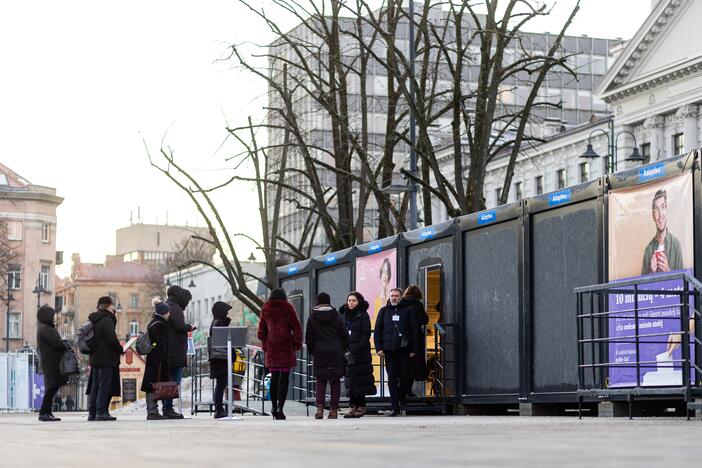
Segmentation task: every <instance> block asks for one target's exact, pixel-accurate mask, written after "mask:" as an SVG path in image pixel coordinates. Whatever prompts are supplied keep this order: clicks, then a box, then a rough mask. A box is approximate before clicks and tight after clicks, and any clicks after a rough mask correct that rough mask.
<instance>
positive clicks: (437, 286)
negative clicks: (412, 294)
mask: <svg viewBox="0 0 702 468" xmlns="http://www.w3.org/2000/svg"><path fill="white" fill-rule="evenodd" d="M442 273H443V269H442V265H441V264H434V265H429V266H424V267H421V268H420V269H419V277H418V285H419V287H420V288H421V289H422V295H423V302H424V310H425V311H426V313H427V315H428V316H429V323H427V325H426V329H425V333H426V336H425V345H426V346H425V349H426V351H425V362H426V363H427V380H426V381H425V382H417V383H415V385H414V387H413V388H412V391H413V393H414V394H415V395H424V396H437V395H439V394H440V389H439V388H438V384H437V378H439V379H440V378H441V377H440V376H439V375H437V371H438V369H439V368H440V366H437V360H438V358H439V353H438V350H437V349H436V347H437V339H436V337H435V333H436V330H435V328H434V326H435V325H436V324H437V323H440V322H441V319H442V314H441V310H442V306H441V295H442V292H443V285H442V283H443V274H442ZM438 343H439V344H440V340H439V341H438Z"/></svg>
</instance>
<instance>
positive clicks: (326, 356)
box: [305, 293, 349, 419]
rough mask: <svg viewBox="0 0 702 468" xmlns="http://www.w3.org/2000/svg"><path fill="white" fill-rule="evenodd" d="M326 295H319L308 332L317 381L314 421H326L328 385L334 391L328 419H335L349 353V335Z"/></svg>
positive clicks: (309, 321)
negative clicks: (325, 410)
mask: <svg viewBox="0 0 702 468" xmlns="http://www.w3.org/2000/svg"><path fill="white" fill-rule="evenodd" d="M330 302H331V298H330V297H329V294H327V293H319V295H318V296H317V305H316V306H315V308H314V310H312V314H311V315H310V318H309V320H308V321H307V329H306V331H305V343H306V344H307V351H309V353H310V354H311V355H312V356H313V357H314V377H315V379H316V383H315V387H314V394H315V400H316V403H317V413H316V414H315V415H314V418H315V419H322V418H323V417H324V399H325V393H326V390H327V382H328V383H329V386H330V387H331V401H330V402H329V416H328V418H329V419H336V418H337V417H338V410H339V398H340V397H341V380H340V379H341V378H342V377H343V376H344V369H345V367H346V353H347V352H348V349H349V333H348V331H346V325H345V324H344V320H343V319H342V318H341V315H340V314H339V312H337V311H336V309H335V308H333V307H332V306H331V305H329V303H330Z"/></svg>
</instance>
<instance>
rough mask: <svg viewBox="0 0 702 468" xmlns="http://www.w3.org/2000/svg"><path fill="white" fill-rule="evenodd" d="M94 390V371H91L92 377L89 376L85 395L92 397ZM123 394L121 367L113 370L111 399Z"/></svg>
mask: <svg viewBox="0 0 702 468" xmlns="http://www.w3.org/2000/svg"><path fill="white" fill-rule="evenodd" d="M92 389H93V369H92V368H91V369H90V375H89V376H88V385H87V386H86V387H85V394H86V395H90V392H91V391H92ZM121 394H122V381H121V378H120V375H119V367H118V366H117V367H113V368H112V380H111V381H110V395H109V396H111V397H118V396H120V395H121Z"/></svg>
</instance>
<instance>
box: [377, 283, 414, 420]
mask: <svg viewBox="0 0 702 468" xmlns="http://www.w3.org/2000/svg"><path fill="white" fill-rule="evenodd" d="M401 300H402V290H401V289H397V288H395V289H392V290H391V291H390V300H389V301H388V304H387V305H386V306H385V307H383V308H382V309H380V310H379V311H378V315H377V317H376V319H375V333H374V335H373V338H374V341H375V347H376V350H377V352H378V355H379V356H382V357H384V359H385V369H386V371H387V373H388V389H389V390H390V402H391V404H392V411H391V412H390V414H388V416H398V415H400V412H401V407H402V406H404V404H405V398H406V396H407V386H408V384H409V372H410V358H413V357H414V356H416V347H417V346H418V344H417V343H418V338H417V325H416V323H415V317H414V315H413V314H411V313H409V309H407V308H404V309H403V308H400V302H401Z"/></svg>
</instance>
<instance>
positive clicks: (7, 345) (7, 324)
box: [5, 273, 15, 353]
mask: <svg viewBox="0 0 702 468" xmlns="http://www.w3.org/2000/svg"><path fill="white" fill-rule="evenodd" d="M11 287H12V286H11V284H10V273H8V274H7V297H6V298H5V299H6V300H7V312H5V352H6V353H7V352H9V351H10V302H12V301H14V300H15V298H14V297H12V290H11V289H10V288H11Z"/></svg>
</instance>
